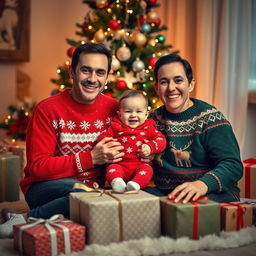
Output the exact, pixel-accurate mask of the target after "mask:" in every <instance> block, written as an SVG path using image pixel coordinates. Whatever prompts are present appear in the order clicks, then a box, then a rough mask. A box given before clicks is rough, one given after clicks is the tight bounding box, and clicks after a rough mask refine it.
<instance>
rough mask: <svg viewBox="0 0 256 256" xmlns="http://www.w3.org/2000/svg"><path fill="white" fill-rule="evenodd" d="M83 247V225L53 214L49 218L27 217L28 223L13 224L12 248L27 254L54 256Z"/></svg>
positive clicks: (29, 255)
mask: <svg viewBox="0 0 256 256" xmlns="http://www.w3.org/2000/svg"><path fill="white" fill-rule="evenodd" d="M84 247H85V226H82V225H79V224H77V223H74V222H72V221H70V220H67V219H64V218H63V216H62V215H53V216H52V217H51V218H50V219H37V218H32V217H30V218H28V224H20V225H14V248H15V249H17V250H19V251H20V252H21V253H23V254H25V255H28V256H32V255H33V256H55V255H59V254H61V253H63V254H65V255H70V253H71V252H76V251H81V250H83V249H84Z"/></svg>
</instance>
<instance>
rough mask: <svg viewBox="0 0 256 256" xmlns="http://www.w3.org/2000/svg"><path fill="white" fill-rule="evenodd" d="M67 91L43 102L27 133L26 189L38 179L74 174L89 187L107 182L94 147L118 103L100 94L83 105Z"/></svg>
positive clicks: (39, 105)
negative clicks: (91, 102)
mask: <svg viewBox="0 0 256 256" xmlns="http://www.w3.org/2000/svg"><path fill="white" fill-rule="evenodd" d="M69 92H70V90H66V91H64V92H62V93H59V94H57V95H55V96H52V97H49V98H48V99H45V100H43V101H42V102H40V103H39V104H38V105H37V106H36V108H35V110H34V111H33V116H32V118H31V121H30V124H29V127H28V133H27V152H28V161H27V166H26V168H25V175H26V176H25V178H24V179H23V180H22V181H21V183H20V184H21V188H22V190H23V191H24V192H26V190H27V189H28V188H29V187H30V186H31V184H32V183H33V182H35V181H40V180H51V179H59V178H65V177H74V178H76V179H78V180H80V181H82V182H84V183H86V184H87V185H89V186H92V182H94V181H95V182H98V183H100V184H101V185H102V184H103V183H104V179H105V178H104V170H103V167H98V166H97V167H95V166H94V165H93V162H92V157H91V152H90V151H91V149H92V148H93V147H94V146H95V144H96V143H97V138H98V136H99V135H100V134H101V133H102V132H103V131H104V130H106V129H107V128H108V127H109V124H110V122H111V120H112V117H113V116H114V115H115V114H116V111H117V107H118V102H117V100H115V99H112V98H110V97H107V96H105V95H99V96H98V97H97V98H96V100H95V102H94V103H93V104H90V105H86V104H79V103H77V102H76V101H74V100H73V99H72V97H71V95H70V93H69Z"/></svg>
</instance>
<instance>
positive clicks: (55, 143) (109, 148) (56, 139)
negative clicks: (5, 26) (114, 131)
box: [0, 43, 124, 238]
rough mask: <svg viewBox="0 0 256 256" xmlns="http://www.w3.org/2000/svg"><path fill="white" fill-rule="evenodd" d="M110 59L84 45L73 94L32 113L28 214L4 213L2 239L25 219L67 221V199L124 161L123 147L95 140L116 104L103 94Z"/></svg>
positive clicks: (25, 184) (77, 55)
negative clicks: (60, 218)
mask: <svg viewBox="0 0 256 256" xmlns="http://www.w3.org/2000/svg"><path fill="white" fill-rule="evenodd" d="M111 61H112V56H111V53H110V52H109V51H108V50H107V49H106V48H105V46H104V45H102V44H94V43H86V44H84V45H81V46H79V47H78V48H77V49H76V50H75V52H74V54H73V56H72V65H71V70H70V76H71V78H72V79H73V87H72V89H71V90H65V91H64V92H61V93H58V94H56V95H54V96H52V97H49V98H47V99H45V100H43V101H41V102H40V103H39V104H38V105H37V106H36V108H35V109H34V111H33V115H32V118H31V121H30V123H29V126H28V132H27V141H26V143H27V147H26V149H27V165H26V167H25V170H24V171H25V177H24V178H23V179H22V180H21V182H20V187H21V189H22V191H23V193H24V195H25V199H26V202H27V203H28V205H29V207H30V209H31V210H30V211H29V212H28V213H27V214H26V215H21V214H16V213H11V211H10V210H5V211H3V212H2V215H3V217H4V218H5V220H6V222H5V223H3V224H1V225H0V238H1V237H12V233H13V232H12V226H13V225H14V224H22V223H25V222H26V218H27V217H36V218H49V217H51V216H52V215H54V214H63V215H64V216H65V217H66V218H68V217H69V193H70V192H76V191H84V190H81V189H77V188H74V185H75V184H76V183H82V184H85V185H87V186H89V187H93V184H94V183H98V184H99V185H100V186H103V185H104V182H105V170H104V166H103V165H104V164H109V163H116V162H119V161H120V160H122V156H123V155H124V153H123V152H121V150H122V149H123V146H121V144H120V143H119V142H118V141H117V140H115V139H111V141H110V138H104V139H103V140H102V141H100V142H99V143H97V138H98V136H99V135H100V134H101V133H102V132H103V131H104V130H106V129H107V128H108V127H109V124H110V122H111V119H112V117H113V116H114V115H115V114H116V111H117V107H118V102H117V100H115V99H112V98H110V97H107V96H105V95H103V94H101V92H102V90H103V89H104V86H105V84H106V82H107V78H108V74H109V71H110V68H111Z"/></svg>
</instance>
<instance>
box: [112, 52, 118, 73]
mask: <svg viewBox="0 0 256 256" xmlns="http://www.w3.org/2000/svg"><path fill="white" fill-rule="evenodd" d="M119 68H120V61H119V60H118V59H117V58H116V56H115V55H113V56H112V63H111V69H112V70H113V71H116V70H118V69H119Z"/></svg>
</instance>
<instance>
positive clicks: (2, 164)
mask: <svg viewBox="0 0 256 256" xmlns="http://www.w3.org/2000/svg"><path fill="white" fill-rule="evenodd" d="M0 160H1V167H2V168H1V169H2V173H1V174H2V184H1V188H2V191H1V198H2V199H1V200H3V201H4V200H6V157H4V156H0Z"/></svg>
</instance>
